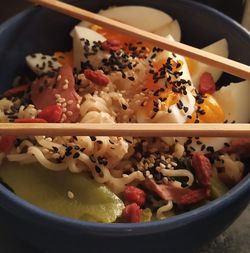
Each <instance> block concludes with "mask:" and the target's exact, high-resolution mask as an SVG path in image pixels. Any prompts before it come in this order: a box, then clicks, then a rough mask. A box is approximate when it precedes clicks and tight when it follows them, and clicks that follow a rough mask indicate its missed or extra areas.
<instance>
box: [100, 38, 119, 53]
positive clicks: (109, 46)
mask: <svg viewBox="0 0 250 253" xmlns="http://www.w3.org/2000/svg"><path fill="white" fill-rule="evenodd" d="M121 47H122V43H121V42H120V41H119V40H114V39H110V40H106V41H104V42H103V43H102V49H104V50H108V51H117V50H119V49H121Z"/></svg>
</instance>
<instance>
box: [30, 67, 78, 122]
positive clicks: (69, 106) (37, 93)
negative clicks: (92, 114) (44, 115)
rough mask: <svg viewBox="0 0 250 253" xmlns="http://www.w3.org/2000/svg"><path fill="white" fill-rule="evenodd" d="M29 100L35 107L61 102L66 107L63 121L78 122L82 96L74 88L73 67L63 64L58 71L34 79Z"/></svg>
mask: <svg viewBox="0 0 250 253" xmlns="http://www.w3.org/2000/svg"><path fill="white" fill-rule="evenodd" d="M31 100H32V102H33V104H34V105H35V107H36V108H37V109H40V110H43V109H45V108H46V107H47V106H51V105H55V104H57V103H61V104H62V107H63V108H65V109H66V112H65V113H63V115H62V118H63V122H70V123H74V122H78V121H79V116H80V103H81V101H82V97H80V96H79V95H78V93H77V92H76V90H75V79H74V76H73V69H72V67H70V66H69V65H63V66H62V67H61V68H60V70H59V72H58V73H54V75H51V74H48V75H46V76H42V77H41V78H38V79H36V80H35V81H34V82H33V83H32V86H31Z"/></svg>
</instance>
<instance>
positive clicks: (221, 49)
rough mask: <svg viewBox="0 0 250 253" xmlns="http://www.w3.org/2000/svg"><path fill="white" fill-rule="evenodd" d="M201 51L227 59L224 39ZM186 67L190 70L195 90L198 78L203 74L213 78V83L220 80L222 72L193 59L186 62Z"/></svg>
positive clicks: (226, 46)
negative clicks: (205, 73)
mask: <svg viewBox="0 0 250 253" xmlns="http://www.w3.org/2000/svg"><path fill="white" fill-rule="evenodd" d="M203 50H204V51H206V52H210V53H214V54H216V55H220V56H223V57H226V58H228V54H229V51H228V43H227V40H226V39H221V40H219V41H217V42H215V43H213V44H211V45H209V46H207V47H204V48H203ZM188 65H189V67H190V70H191V71H190V72H191V78H192V81H193V83H194V85H195V87H196V88H198V85H199V80H200V77H201V75H202V74H203V73H204V72H209V73H210V74H211V75H212V76H213V78H214V81H215V82H216V81H217V80H218V79H219V78H220V76H221V74H222V72H223V71H222V70H220V69H218V68H215V67H212V66H209V65H206V64H204V63H201V62H198V61H195V60H193V59H189V60H188Z"/></svg>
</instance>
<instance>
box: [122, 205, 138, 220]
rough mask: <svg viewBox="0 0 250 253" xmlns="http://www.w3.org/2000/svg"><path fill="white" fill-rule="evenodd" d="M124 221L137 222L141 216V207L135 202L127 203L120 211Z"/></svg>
mask: <svg viewBox="0 0 250 253" xmlns="http://www.w3.org/2000/svg"><path fill="white" fill-rule="evenodd" d="M122 217H123V219H124V221H125V222H127V223H129V222H132V223H139V222H140V217H141V209H140V207H139V206H138V205H137V204H136V203H132V204H129V205H127V206H126V207H125V208H124V209H123V212H122Z"/></svg>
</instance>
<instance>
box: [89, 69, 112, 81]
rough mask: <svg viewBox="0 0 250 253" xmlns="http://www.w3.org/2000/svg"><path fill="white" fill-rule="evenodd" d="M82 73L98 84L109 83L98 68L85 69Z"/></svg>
mask: <svg viewBox="0 0 250 253" xmlns="http://www.w3.org/2000/svg"><path fill="white" fill-rule="evenodd" d="M84 75H85V77H86V78H87V79H88V80H90V81H92V82H93V83H95V84H98V85H107V84H108V83H109V79H108V77H107V76H106V75H104V74H103V73H102V72H101V71H98V70H97V71H94V70H91V69H85V70H84Z"/></svg>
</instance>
